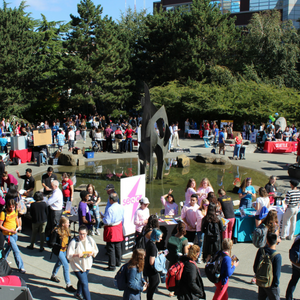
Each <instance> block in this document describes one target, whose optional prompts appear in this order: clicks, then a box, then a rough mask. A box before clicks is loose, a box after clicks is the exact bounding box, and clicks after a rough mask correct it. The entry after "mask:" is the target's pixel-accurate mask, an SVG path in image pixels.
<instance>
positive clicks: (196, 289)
mask: <svg viewBox="0 0 300 300" xmlns="http://www.w3.org/2000/svg"><path fill="white" fill-rule="evenodd" d="M199 255H200V248H199V246H198V245H192V246H191V247H190V248H189V250H188V255H187V256H181V257H180V260H181V261H182V262H183V263H184V268H183V272H182V276H181V280H180V288H179V289H178V291H177V299H178V300H190V299H205V298H206V296H205V291H204V285H203V281H202V278H201V275H200V270H199V269H198V267H197V265H196V263H195V261H196V260H197V259H198V257H199Z"/></svg>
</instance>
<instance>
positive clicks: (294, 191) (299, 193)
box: [281, 180, 300, 240]
mask: <svg viewBox="0 0 300 300" xmlns="http://www.w3.org/2000/svg"><path fill="white" fill-rule="evenodd" d="M298 184H299V182H298V181H297V180H291V181H290V185H291V190H290V191H288V192H287V193H286V197H285V204H286V205H287V208H286V210H285V213H284V215H283V221H282V233H281V234H282V236H281V239H282V240H285V239H287V240H291V239H292V238H293V236H294V232H295V229H296V222H297V213H298V209H299V206H300V190H298V188H297V186H298ZM289 222H290V229H289V235H288V236H287V229H288V223H289Z"/></svg>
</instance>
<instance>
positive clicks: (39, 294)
mask: <svg viewBox="0 0 300 300" xmlns="http://www.w3.org/2000/svg"><path fill="white" fill-rule="evenodd" d="M86 145H90V139H89V138H88V141H87V144H86ZM180 145H181V147H182V148H190V151H191V153H190V154H188V156H189V157H191V158H193V157H194V156H196V155H197V153H209V152H210V151H211V148H204V144H203V140H200V139H181V140H180ZM76 146H78V147H80V148H81V147H83V146H84V145H83V143H82V140H80V141H78V142H77V144H76ZM64 152H67V151H66V146H65V149H64ZM176 156H178V153H173V152H171V153H169V154H168V157H176ZM226 156H232V149H231V151H228V152H227V153H226ZM125 157H126V158H127V157H137V152H133V153H126V154H124V153H123V154H116V153H114V154H111V153H95V160H105V159H116V158H125ZM295 159H296V156H295V155H294V154H293V153H289V154H267V153H247V154H246V160H241V161H232V163H233V164H237V165H240V166H244V167H248V168H252V169H256V170H258V171H262V172H264V173H265V174H266V175H268V176H270V175H276V176H277V177H278V180H277V183H278V185H279V186H280V187H281V188H283V189H285V190H286V189H288V188H289V183H288V181H289V176H288V174H287V168H288V164H292V163H294V162H295ZM29 165H30V166H28V164H22V165H18V166H8V167H7V171H8V172H9V173H12V174H13V175H15V171H16V170H19V171H20V173H21V174H24V173H25V169H26V168H28V167H30V168H32V170H33V174H34V175H36V174H39V173H44V172H45V171H46V168H47V166H41V167H37V166H35V165H33V164H29ZM59 168H61V169H62V170H63V166H61V167H59ZM19 184H20V185H21V186H22V185H23V180H19ZM264 184H265V183H263V185H264ZM183 193H184V191H183ZM75 196H76V197H77V198H79V195H78V193H77V195H75ZM103 201H105V200H103ZM150 209H151V207H150ZM101 210H104V207H101ZM30 233H31V229H30V226H29V225H27V226H26V224H24V228H23V231H22V233H20V234H19V242H18V245H19V249H20V251H21V256H22V258H23V260H24V265H25V269H26V271H27V273H26V274H24V275H20V274H19V273H18V272H17V271H16V265H15V262H14V258H13V255H12V253H11V254H10V256H9V261H11V262H12V264H11V267H12V268H13V274H14V275H19V276H20V277H22V278H23V279H24V280H25V281H26V282H27V284H28V286H29V288H30V290H31V293H32V295H33V297H34V299H41V300H50V299H74V295H73V294H69V293H67V292H66V291H65V283H64V278H63V271H62V268H61V269H60V271H59V273H58V277H59V278H60V279H61V282H60V283H55V282H52V281H50V280H49V278H50V277H51V274H52V269H53V267H54V264H55V262H56V257H55V256H54V255H53V256H52V259H50V254H51V251H50V249H49V248H45V251H44V252H42V253H40V252H39V251H38V246H36V249H34V250H29V249H27V248H26V246H27V245H29V242H30ZM94 239H95V241H96V242H97V244H98V247H99V254H98V256H97V257H96V259H95V260H94V265H93V268H92V269H91V272H90V275H89V289H90V291H91V296H92V299H93V300H96V299H109V300H117V299H122V292H121V291H118V290H117V289H116V288H114V284H113V278H114V276H115V272H106V271H103V270H102V269H103V268H105V267H106V266H107V261H108V257H107V256H106V255H105V252H106V251H105V249H104V245H105V243H104V242H103V237H102V230H101V235H100V236H94ZM291 244H292V241H282V242H281V243H280V245H278V247H277V250H278V251H279V252H280V253H281V255H282V269H281V279H280V289H281V298H282V299H285V291H286V287H287V285H288V282H289V280H290V277H291V270H292V269H291V264H290V261H289V258H288V251H289V249H290V247H291ZM256 251H257V249H256V248H255V247H254V246H253V245H252V244H251V243H238V244H236V245H234V247H233V254H235V255H236V256H237V257H238V258H239V259H240V264H239V266H238V267H237V269H236V271H235V273H234V274H233V276H232V277H231V278H230V280H229V289H228V294H229V299H245V300H248V299H249V300H250V299H251V300H253V299H257V290H258V288H257V286H256V285H253V284H251V283H250V280H251V278H252V276H253V268H252V266H253V262H254V258H255V254H256ZM199 267H200V270H201V275H202V278H203V281H204V285H205V292H206V299H212V298H213V294H214V291H215V287H214V285H213V284H212V283H210V282H209V281H208V280H207V279H206V277H205V274H204V264H200V265H199ZM71 281H72V284H73V286H74V287H76V283H77V278H76V276H75V275H74V273H71ZM294 297H295V299H298V300H299V299H300V284H298V286H297V288H296V290H295V293H294ZM1 298H2V297H1V290H0V299H1ZM169 298H170V297H169V296H168V291H167V289H166V287H165V284H160V285H159V289H158V293H157V294H155V295H154V299H155V300H156V299H159V300H163V299H169ZM142 299H146V295H145V294H142ZM7 300H11V299H7Z"/></svg>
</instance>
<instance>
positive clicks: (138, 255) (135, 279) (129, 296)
mask: <svg viewBox="0 0 300 300" xmlns="http://www.w3.org/2000/svg"><path fill="white" fill-rule="evenodd" d="M144 265H145V250H144V249H135V250H134V251H133V253H132V257H131V259H130V261H129V262H128V266H127V270H126V277H127V283H128V284H127V286H126V288H125V290H124V293H123V300H141V292H144V291H146V289H147V287H148V284H147V281H145V280H144V278H143V271H144Z"/></svg>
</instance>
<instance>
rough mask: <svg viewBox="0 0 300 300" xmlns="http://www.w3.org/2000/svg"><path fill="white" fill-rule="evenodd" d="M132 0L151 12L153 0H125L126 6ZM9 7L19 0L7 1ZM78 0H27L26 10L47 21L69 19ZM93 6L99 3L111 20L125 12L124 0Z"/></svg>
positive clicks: (103, 0) (103, 1)
mask: <svg viewBox="0 0 300 300" xmlns="http://www.w3.org/2000/svg"><path fill="white" fill-rule="evenodd" d="M134 1H136V9H137V11H140V10H142V9H143V8H144V3H145V8H146V9H147V12H148V13H152V10H153V2H154V1H153V0H126V2H127V8H129V7H131V8H132V9H134ZM7 3H10V4H9V5H8V6H10V7H18V6H19V4H20V3H21V0H11V1H7ZM78 3H80V0H27V1H26V4H27V5H28V7H27V8H26V9H25V11H26V12H31V17H32V18H34V19H41V14H43V15H45V16H46V19H47V21H63V22H68V21H70V14H72V15H75V16H78V13H77V4H78ZM93 3H94V4H95V6H97V5H99V4H100V5H101V6H102V8H103V13H102V16H105V15H108V16H109V17H112V19H113V20H115V21H116V20H118V19H120V16H121V12H125V0H93Z"/></svg>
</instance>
